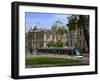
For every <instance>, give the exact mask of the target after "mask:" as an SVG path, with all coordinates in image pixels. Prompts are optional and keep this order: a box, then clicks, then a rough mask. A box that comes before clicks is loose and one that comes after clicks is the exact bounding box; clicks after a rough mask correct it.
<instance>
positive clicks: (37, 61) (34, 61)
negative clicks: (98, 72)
mask: <svg viewBox="0 0 100 81" xmlns="http://www.w3.org/2000/svg"><path fill="white" fill-rule="evenodd" d="M25 61H26V62H25V65H26V66H27V65H44V64H45V65H46V64H47V65H49V64H53V65H54V64H55V65H57V64H61V65H69V64H72V63H74V65H75V63H79V62H80V59H78V58H56V57H31V58H26V60H25Z"/></svg>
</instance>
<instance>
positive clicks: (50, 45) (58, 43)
mask: <svg viewBox="0 0 100 81" xmlns="http://www.w3.org/2000/svg"><path fill="white" fill-rule="evenodd" d="M63 45H64V43H63V42H62V41H61V40H58V41H57V42H54V41H49V42H48V43H47V46H48V47H49V48H50V47H63Z"/></svg>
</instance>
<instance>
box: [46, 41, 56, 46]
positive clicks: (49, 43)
mask: <svg viewBox="0 0 100 81" xmlns="http://www.w3.org/2000/svg"><path fill="white" fill-rule="evenodd" d="M47 46H48V47H56V44H55V42H54V41H49V42H48V43H47Z"/></svg>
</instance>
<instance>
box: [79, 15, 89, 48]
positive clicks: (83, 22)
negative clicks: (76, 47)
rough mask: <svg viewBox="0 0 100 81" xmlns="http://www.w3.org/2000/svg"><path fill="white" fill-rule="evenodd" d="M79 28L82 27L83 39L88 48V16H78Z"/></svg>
mask: <svg viewBox="0 0 100 81" xmlns="http://www.w3.org/2000/svg"><path fill="white" fill-rule="evenodd" d="M79 26H82V27H83V32H84V37H85V40H86V43H87V46H88V48H89V16H88V15H87V16H86V15H80V16H79Z"/></svg>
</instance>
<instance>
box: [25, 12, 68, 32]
mask: <svg viewBox="0 0 100 81" xmlns="http://www.w3.org/2000/svg"><path fill="white" fill-rule="evenodd" d="M68 16H69V15H67V14H55V13H34V12H25V31H26V32H28V31H29V29H30V28H34V26H35V25H36V26H37V27H38V28H42V29H51V27H52V25H53V24H54V23H55V22H56V21H57V20H60V21H62V22H63V24H64V25H66V24H67V23H68V19H67V17H68Z"/></svg>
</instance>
